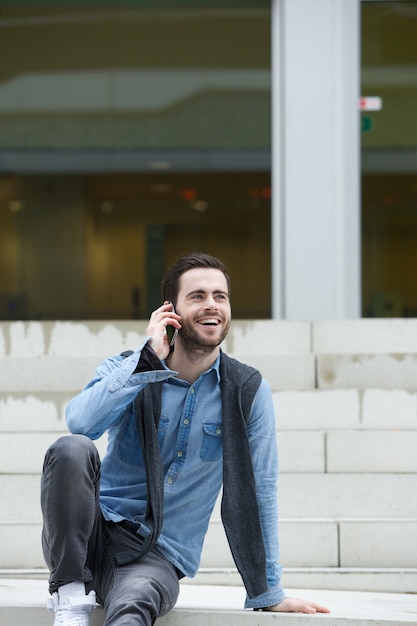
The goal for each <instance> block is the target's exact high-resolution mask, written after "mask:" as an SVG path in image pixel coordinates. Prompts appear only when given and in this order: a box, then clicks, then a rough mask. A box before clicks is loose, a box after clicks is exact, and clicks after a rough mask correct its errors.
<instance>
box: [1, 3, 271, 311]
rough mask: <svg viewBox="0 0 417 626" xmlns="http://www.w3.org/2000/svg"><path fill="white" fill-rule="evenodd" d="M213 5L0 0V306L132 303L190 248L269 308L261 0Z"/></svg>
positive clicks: (145, 307) (150, 301) (266, 83)
mask: <svg viewBox="0 0 417 626" xmlns="http://www.w3.org/2000/svg"><path fill="white" fill-rule="evenodd" d="M206 4H207V3H206ZM219 4H223V7H221V6H220V7H218V8H213V4H211V6H210V8H207V7H206V6H204V3H201V5H200V6H199V8H195V6H191V8H182V9H180V8H177V9H175V8H170V9H162V8H159V9H158V8H155V6H156V5H155V4H154V6H153V8H152V4H149V3H148V8H141V9H108V10H107V9H106V10H103V9H97V10H94V9H81V8H74V9H68V8H62V9H56V8H55V9H51V8H44V9H30V8H20V9H18V8H7V7H5V8H2V16H1V20H0V319H97V318H99V319H129V318H139V317H147V316H148V314H149V312H150V311H151V310H152V309H153V308H155V307H156V306H158V305H159V303H160V297H161V296H160V282H161V279H162V276H163V273H164V271H165V269H166V267H167V266H168V265H169V264H170V263H171V262H172V261H173V260H174V259H175V258H176V257H177V256H178V255H180V254H183V253H187V252H192V251H194V250H200V251H204V252H208V253H211V254H214V255H216V256H220V257H221V258H222V259H223V260H224V261H225V263H226V265H227V267H228V269H229V272H230V274H231V278H232V287H233V293H232V304H233V310H234V316H235V317H240V318H244V317H270V314H271V311H270V300H271V296H270V221H271V218H270V195H271V193H270V147H271V146H270V134H271V128H270V32H269V31H270V11H269V3H265V2H261V3H256V2H252V3H250V2H241V3H237V2H235V3H229V4H227V3H216V6H217V5H219ZM143 5H146V3H143ZM18 41H19V42H24V45H19V46H17V45H16V42H18ZM11 50H13V54H10V51H11Z"/></svg>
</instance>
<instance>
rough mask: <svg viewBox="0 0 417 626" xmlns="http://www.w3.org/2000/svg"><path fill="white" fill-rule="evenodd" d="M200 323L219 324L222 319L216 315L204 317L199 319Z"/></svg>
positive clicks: (204, 324) (207, 324) (206, 324)
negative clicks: (215, 316)
mask: <svg viewBox="0 0 417 626" xmlns="http://www.w3.org/2000/svg"><path fill="white" fill-rule="evenodd" d="M198 323H199V324H200V325H201V326H218V325H219V324H220V321H219V320H218V319H216V318H214V317H205V318H204V319H201V320H198Z"/></svg>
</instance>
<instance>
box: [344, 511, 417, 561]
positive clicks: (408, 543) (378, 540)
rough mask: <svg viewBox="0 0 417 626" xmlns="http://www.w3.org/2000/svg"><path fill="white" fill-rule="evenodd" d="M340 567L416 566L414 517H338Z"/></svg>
mask: <svg viewBox="0 0 417 626" xmlns="http://www.w3.org/2000/svg"><path fill="white" fill-rule="evenodd" d="M340 560H341V567H387V568H391V567H401V568H405V567H415V566H416V563H417V519H401V520H399V519H397V520H394V519H382V520H381V519H357V520H340Z"/></svg>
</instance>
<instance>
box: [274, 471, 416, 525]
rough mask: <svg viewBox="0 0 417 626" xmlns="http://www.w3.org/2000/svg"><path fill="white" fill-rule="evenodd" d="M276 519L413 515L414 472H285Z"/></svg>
mask: <svg viewBox="0 0 417 626" xmlns="http://www.w3.org/2000/svg"><path fill="white" fill-rule="evenodd" d="M278 493H279V515H280V518H300V519H303V518H316V517H317V518H323V517H326V518H332V519H333V518H340V517H393V518H407V517H417V498H416V495H415V494H416V493H417V475H416V474H285V473H281V475H280V479H279V488H278Z"/></svg>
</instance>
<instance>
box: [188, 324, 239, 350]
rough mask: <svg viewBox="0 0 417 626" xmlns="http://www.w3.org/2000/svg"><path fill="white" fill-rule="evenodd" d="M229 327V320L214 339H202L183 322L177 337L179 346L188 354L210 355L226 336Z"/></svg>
mask: <svg viewBox="0 0 417 626" xmlns="http://www.w3.org/2000/svg"><path fill="white" fill-rule="evenodd" d="M229 327H230V320H229V322H228V323H227V324H225V325H224V326H223V330H222V332H221V334H220V335H217V336H216V337H203V336H202V335H201V334H200V333H199V332H198V331H197V330H195V328H193V327H192V326H190V325H189V324H188V323H187V322H183V325H182V327H181V330H180V333H179V336H180V337H181V344H182V346H183V348H184V350H185V352H187V353H188V354H193V353H198V354H200V355H205V354H210V353H211V352H213V350H215V349H216V348H217V347H218V346H219V345H220V344H221V343H222V341H224V339H225V338H226V336H227V333H228V332H229Z"/></svg>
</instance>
